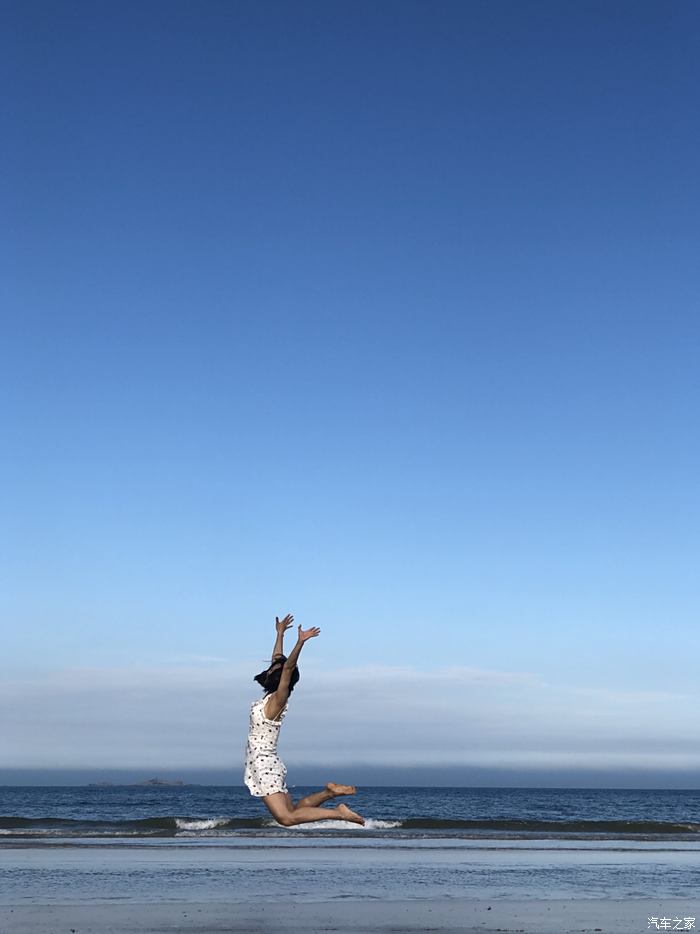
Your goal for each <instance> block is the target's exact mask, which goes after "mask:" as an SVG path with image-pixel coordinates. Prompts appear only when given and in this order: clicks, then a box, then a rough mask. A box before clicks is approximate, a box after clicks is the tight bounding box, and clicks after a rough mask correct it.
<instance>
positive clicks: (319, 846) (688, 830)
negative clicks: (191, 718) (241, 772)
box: [0, 785, 700, 904]
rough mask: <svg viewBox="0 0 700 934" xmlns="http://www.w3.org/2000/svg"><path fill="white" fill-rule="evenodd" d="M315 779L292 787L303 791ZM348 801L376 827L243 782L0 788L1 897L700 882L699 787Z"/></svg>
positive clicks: (625, 888) (670, 893)
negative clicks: (321, 814) (275, 801)
mask: <svg viewBox="0 0 700 934" xmlns="http://www.w3.org/2000/svg"><path fill="white" fill-rule="evenodd" d="M317 790H318V788H310V787H290V791H291V793H292V797H293V799H294V800H299V799H300V798H301V797H303V796H304V795H305V794H309V793H311V792H313V791H317ZM338 800H343V801H347V802H348V803H349V804H350V806H351V807H352V808H353V809H354V810H356V811H358V812H359V813H361V814H362V815H363V816H364V817H365V818H366V824H365V826H364V827H362V826H359V825H354V824H347V823H345V822H340V821H331V822H328V823H326V822H323V823H310V824H305V825H298V826H296V827H282V826H280V825H279V824H277V823H276V821H275V820H274V819H273V818H272V816H271V815H270V814H269V813H268V812H267V810H266V809H265V807H264V805H263V804H262V802H261V801H260V799H256V798H253V797H251V795H250V794H249V792H248V790H247V789H246V788H245V787H243V786H238V787H235V786H234V787H221V786H199V785H184V786H164V785H158V786H106V787H90V786H87V787H86V786H81V787H75V788H66V787H56V788H45V787H42V788H26V787H22V788H19V787H18V788H8V787H4V788H0V902H2V903H4V904H18V903H27V902H41V903H51V902H76V901H83V900H84V901H95V900H98V901H104V900H108V901H109V900H121V901H130V900H131V901H163V900H170V899H172V900H182V899H184V900H194V901H198V900H204V899H221V900H227V901H228V900H237V899H240V900H249V899H253V900H260V899H266V898H269V899H273V900H278V899H279V898H293V899H307V900H308V899H311V900H314V899H324V900H326V899H335V898H357V897H362V898H370V899H371V898H382V899H386V898H414V897H416V898H417V897H444V898H454V897H464V896H473V897H475V898H501V897H518V898H569V897H590V898H605V897H611V898H613V897H614V898H625V897H653V898H669V897H674V898H683V897H694V896H695V895H696V893H697V892H698V891H700V792H698V791H675V790H674V791H670V790H669V791H662V790H639V791H635V790H628V789H624V790H622V789H615V790H605V789H532V788H409V787H400V788H392V787H374V788H366V787H364V788H360V789H358V793H357V794H356V795H353V796H348V797H343V798H340V799H338ZM329 804H331V805H332V802H331V803H329Z"/></svg>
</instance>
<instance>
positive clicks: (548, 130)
mask: <svg viewBox="0 0 700 934" xmlns="http://www.w3.org/2000/svg"><path fill="white" fill-rule="evenodd" d="M3 20H4V26H3V30H2V34H3V38H2V40H1V42H2V48H1V49H0V52H1V55H0V58H2V60H3V62H4V64H3V66H2V68H3V73H4V74H5V78H4V84H5V87H6V90H7V89H10V90H11V94H10V95H6V97H5V101H4V103H3V105H2V106H3V109H4V115H3V127H4V133H3V135H4V137H5V143H4V146H3V154H2V160H3V164H4V169H3V172H2V175H3V180H2V187H3V202H4V205H5V207H4V210H3V213H4V215H5V220H4V222H3V230H2V237H3V241H4V246H3V252H4V254H5V259H4V260H3V265H4V272H3V274H2V280H3V283H2V286H1V289H2V304H3V308H4V310H3V312H2V336H1V340H0V383H1V386H0V390H1V393H0V405H1V406H2V438H3V449H4V454H3V457H2V462H3V466H2V474H3V480H2V487H1V490H0V497H2V504H1V505H2V526H3V533H2V540H1V545H0V547H1V552H2V553H1V554H0V558H1V559H2V566H3V568H4V571H3V582H2V586H1V588H0V590H1V595H0V601H1V605H0V610H1V612H2V617H3V619H4V621H5V623H6V625H5V626H4V634H3V652H2V654H3V662H2V664H3V666H4V668H5V670H6V672H10V673H11V674H14V675H18V674H21V673H22V672H27V671H30V670H32V671H49V670H56V671H58V670H62V669H67V668H69V667H71V666H94V667H97V668H99V667H100V666H105V667H109V666H112V667H114V666H117V667H119V666H121V667H122V668H123V669H128V668H129V666H131V665H133V664H136V663H137V662H141V661H143V660H144V659H147V660H148V661H149V662H153V663H156V662H158V661H159V660H161V661H163V662H164V663H167V661H168V660H172V659H174V658H175V659H177V658H188V657H190V656H212V657H217V658H223V659H227V660H236V659H253V660H258V659H262V658H263V657H264V656H265V655H267V654H268V653H269V652H270V650H271V648H272V635H271V628H270V627H271V623H272V621H273V619H274V616H275V614H276V613H278V614H279V615H282V614H283V613H285V612H287V611H292V612H293V613H295V614H296V616H297V619H298V621H300V622H302V623H303V624H304V625H318V626H320V627H321V628H322V636H321V638H320V639H319V640H317V641H316V642H315V643H313V647H311V646H309V647H308V648H307V650H305V651H307V652H311V651H313V653H314V656H313V657H314V658H315V659H316V660H317V661H318V662H319V663H320V664H323V665H330V666H332V665H336V664H341V663H344V664H353V665H370V664H379V665H400V666H401V665H405V666H412V667H415V668H416V669H418V670H421V671H422V670H426V671H432V670H437V669H440V668H441V666H447V665H453V664H460V665H466V666H473V667H474V668H478V669H488V670H498V671H506V672H509V671H511V672H532V673H535V674H537V675H538V676H540V677H544V678H546V679H547V680H548V681H551V682H561V683H562V684H566V683H576V684H579V685H585V686H598V687H603V688H604V687H610V686H614V687H616V688H622V689H630V690H632V691H634V690H645V689H646V688H650V687H651V688H663V689H664V690H670V691H673V690H674V689H675V688H681V689H682V690H683V691H694V692H697V658H698V650H700V636H699V630H698V627H697V619H698V611H699V610H700V585H699V576H698V573H697V569H698V559H699V558H700V554H699V551H700V549H699V545H700V532H699V529H700V524H699V520H700V515H699V512H700V510H699V508H698V507H699V505H700V503H699V497H698V470H699V468H700V464H699V459H700V442H699V441H698V431H697V414H698V407H699V403H700V387H699V382H700V376H699V374H700V367H699V366H698V363H699V353H698V352H699V350H700V340H699V338H700V322H699V319H698V298H699V291H700V290H699V285H700V275H699V272H698V269H699V267H698V250H697V248H698V233H699V230H698V217H700V198H699V191H698V185H699V182H698V164H700V152H699V151H698V150H699V145H698V144H699V142H700V126H699V124H698V120H697V99H698V98H697V94H698V80H699V78H700V66H699V65H698V62H699V61H700V57H699V52H700V49H699V48H698V35H699V34H700V33H699V29H700V10H699V9H698V6H697V4H694V3H690V2H676V3H673V4H665V3H657V2H654V3H649V2H618V3H609V2H600V3H598V2H579V3H560V2H551V3H550V2H536V3H535V2H525V3H523V2H496V3H491V2H478V3H474V2H439V3H427V2H424V3H415V2H404V0H402V2H387V0H383V2H380V3H374V2H372V3H369V2H357V0H353V2H352V3H345V2H332V3H321V2H319V3H316V2H299V3H286V2H285V3H283V2H274V3H271V2H255V3H247V2H211V0H209V2H201V3H196V4H193V3H189V2H187V3H185V2H170V0H169V2H167V3H166V2H147V3H135V2H127V3H107V2H100V3H92V2H90V3H88V2H85V3H83V2H78V3H75V2H64V3H60V4H53V3H37V2H33V3H32V2H30V3H15V4H10V5H9V6H8V7H6V8H5V11H4V13H3ZM255 670H258V669H257V668H256V669H255Z"/></svg>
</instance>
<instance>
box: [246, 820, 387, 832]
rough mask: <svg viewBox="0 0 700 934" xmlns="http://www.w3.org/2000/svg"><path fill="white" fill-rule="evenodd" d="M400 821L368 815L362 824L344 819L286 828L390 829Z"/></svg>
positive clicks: (272, 824) (273, 823) (274, 823)
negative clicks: (376, 818)
mask: <svg viewBox="0 0 700 934" xmlns="http://www.w3.org/2000/svg"><path fill="white" fill-rule="evenodd" d="M401 823H402V822H401V821H400V820H375V819H374V818H372V817H369V818H367V820H365V822H364V824H354V823H352V822H351V821H344V820H324V821H309V822H308V823H306V824H294V825H292V826H291V827H287V830H348V829H353V830H392V829H393V828H394V827H400V826H401ZM264 824H265V826H266V827H280V826H282V825H281V824H278V823H277V821H276V820H271V821H265V822H264Z"/></svg>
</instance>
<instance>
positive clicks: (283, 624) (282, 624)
mask: <svg viewBox="0 0 700 934" xmlns="http://www.w3.org/2000/svg"><path fill="white" fill-rule="evenodd" d="M293 622H294V617H293V616H292V614H291V613H287V615H286V616H285V617H284V619H283V620H280V619H279V617H277V616H275V629H276V630H277V632H278V634H279V635H282V634H283V633H284V632H286V631H287V630H288V629H289V628H290V627H291V625H292V623H293ZM299 628H301V627H299Z"/></svg>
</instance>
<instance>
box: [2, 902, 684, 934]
mask: <svg viewBox="0 0 700 934" xmlns="http://www.w3.org/2000/svg"><path fill="white" fill-rule="evenodd" d="M699 914H700V900H686V901H683V900H681V899H665V900H654V899H586V898H580V899H551V900H550V899H547V900H545V899H536V900H535V899H533V900H524V899H498V900H494V899H470V898H467V899H460V898H450V899H434V898H426V899H401V900H389V899H387V900H369V901H366V900H342V901H319V902H295V901H278V902H270V901H267V902H261V903H259V904H257V905H255V904H250V903H244V904H242V903H239V902H231V903H226V902H215V903H210V904H202V903H197V902H195V903H189V902H171V903H167V904H153V903H151V904H97V905H59V906H56V905H52V906H45V905H32V906H4V907H1V908H0V930H1V931H2V932H3V934H127V932H128V934H161V932H163V931H172V932H180V934H205V932H206V934H219V932H221V934H223V932H229V934H321V932H324V934H326V932H331V931H332V932H335V934H389V932H391V934H402V932H406V934H408V932H412V934H413V932H421V931H426V932H427V931H430V932H436V934H457V932H459V934H477V932H484V931H488V932H497V931H500V932H512V934H516V932H523V934H579V932H585V934H589V932H591V934H594V932H604V934H635V932H642V931H649V930H652V929H655V928H654V927H653V925H652V926H651V927H650V926H649V919H650V918H652V917H656V918H659V919H661V918H667V919H669V920H670V922H671V924H672V923H673V922H674V921H682V920H683V919H684V918H688V917H691V916H692V917H695V918H696V919H697V917H698V915H699ZM661 929H662V930H673V929H674V928H673V927H669V928H663V927H662V928H661ZM675 929H676V930H682V929H683V928H682V926H679V927H676V928H675ZM691 930H693V928H691Z"/></svg>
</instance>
